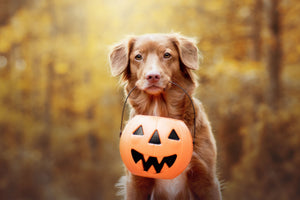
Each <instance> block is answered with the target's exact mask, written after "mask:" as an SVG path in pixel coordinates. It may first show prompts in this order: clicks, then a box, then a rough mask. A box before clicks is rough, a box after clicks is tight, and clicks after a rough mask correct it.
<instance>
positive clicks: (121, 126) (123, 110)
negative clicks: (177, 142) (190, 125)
mask: <svg viewBox="0 0 300 200" xmlns="http://www.w3.org/2000/svg"><path fill="white" fill-rule="evenodd" d="M169 83H171V84H173V85H175V86H177V87H179V88H180V89H181V90H182V91H183V92H184V93H185V95H186V96H187V97H188V98H189V100H190V101H191V104H192V107H193V111H194V142H195V137H196V111H195V106H194V103H193V100H192V98H191V97H190V95H189V94H188V93H187V91H186V90H185V89H184V88H183V87H181V86H180V85H178V84H177V83H174V82H172V81H169ZM136 87H137V86H134V87H133V88H132V89H131V90H130V91H129V93H128V95H127V97H126V99H125V101H124V104H123V109H122V116H121V125H120V137H121V135H122V130H123V118H124V112H125V107H126V103H127V100H128V98H129V96H130V95H131V93H132V92H133V90H134V89H136Z"/></svg>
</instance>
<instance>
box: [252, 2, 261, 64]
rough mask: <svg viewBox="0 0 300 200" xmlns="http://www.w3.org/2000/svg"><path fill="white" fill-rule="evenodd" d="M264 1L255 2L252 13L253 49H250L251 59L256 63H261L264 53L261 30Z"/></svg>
mask: <svg viewBox="0 0 300 200" xmlns="http://www.w3.org/2000/svg"><path fill="white" fill-rule="evenodd" d="M262 8H263V2H262V0H255V3H254V6H253V11H252V15H253V17H252V34H251V39H252V48H251V49H250V58H251V59H252V60H254V61H260V59H261V53H262V49H261V47H262V41H261V28H262Z"/></svg>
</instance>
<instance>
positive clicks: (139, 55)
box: [134, 54, 143, 60]
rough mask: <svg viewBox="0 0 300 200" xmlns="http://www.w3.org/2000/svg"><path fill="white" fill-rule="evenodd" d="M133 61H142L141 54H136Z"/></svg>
mask: <svg viewBox="0 0 300 200" xmlns="http://www.w3.org/2000/svg"><path fill="white" fill-rule="evenodd" d="M134 59H136V60H142V59H143V56H142V55H141V54H137V55H136V56H135V57H134Z"/></svg>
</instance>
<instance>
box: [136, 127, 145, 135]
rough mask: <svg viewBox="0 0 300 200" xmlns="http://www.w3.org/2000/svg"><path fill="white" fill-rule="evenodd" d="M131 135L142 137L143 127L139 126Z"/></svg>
mask: <svg viewBox="0 0 300 200" xmlns="http://www.w3.org/2000/svg"><path fill="white" fill-rule="evenodd" d="M133 135H144V131H143V127H142V125H140V126H139V127H138V128H137V129H136V130H135V131H134V132H133Z"/></svg>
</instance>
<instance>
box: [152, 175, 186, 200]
mask: <svg viewBox="0 0 300 200" xmlns="http://www.w3.org/2000/svg"><path fill="white" fill-rule="evenodd" d="M186 178H187V177H186V173H181V174H180V175H179V176H177V177H176V178H174V179H156V180H155V188H154V192H159V193H164V194H167V195H166V196H168V197H169V199H175V198H176V196H177V194H178V193H180V192H182V191H183V190H184V189H185V187H186Z"/></svg>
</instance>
